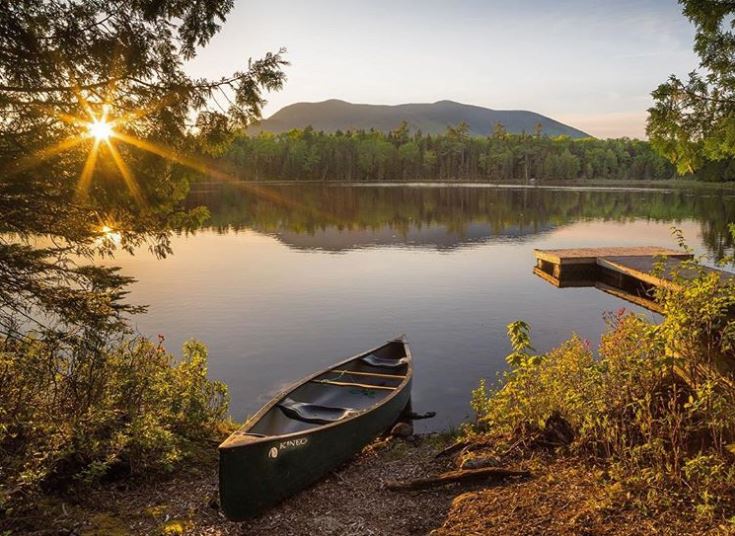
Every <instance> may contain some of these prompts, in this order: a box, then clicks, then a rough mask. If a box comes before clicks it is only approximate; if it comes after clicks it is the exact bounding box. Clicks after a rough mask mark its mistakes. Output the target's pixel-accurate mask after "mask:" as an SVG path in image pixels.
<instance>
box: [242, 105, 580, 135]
mask: <svg viewBox="0 0 735 536" xmlns="http://www.w3.org/2000/svg"><path fill="white" fill-rule="evenodd" d="M401 121H406V122H407V123H408V125H409V126H410V128H411V129H412V130H421V131H422V132H424V133H425V134H439V133H441V132H444V131H445V130H446V128H447V126H449V125H457V124H459V123H461V122H463V121H464V122H465V123H467V124H468V125H469V126H470V132H471V134H472V135H475V136H487V135H488V134H490V132H491V131H492V129H493V127H494V126H495V125H496V124H497V123H502V124H503V125H505V128H506V130H507V131H508V132H513V133H521V132H524V131H525V132H527V133H529V134H530V133H533V132H534V131H535V128H536V125H537V124H538V123H541V125H542V126H543V133H544V134H545V135H547V136H558V135H560V134H564V135H567V136H570V137H572V138H586V137H589V134H586V133H584V132H582V131H581V130H577V129H576V128H573V127H570V126H568V125H565V124H563V123H560V122H558V121H554V120H553V119H551V118H549V117H546V116H543V115H541V114H537V113H534V112H528V111H524V110H491V109H489V108H482V107H481V106H471V105H469V104H460V103H459V102H453V101H448V100H444V101H439V102H434V103H432V104H399V105H397V106H386V105H376V104H352V103H349V102H345V101H341V100H335V99H332V100H327V101H324V102H299V103H296V104H291V105H290V106H286V107H284V108H281V109H280V110H279V111H277V112H276V113H275V114H273V115H272V116H270V117H269V118H268V119H264V120H263V121H261V122H260V124H258V125H254V126H253V127H251V129H250V130H251V131H252V132H259V131H268V132H276V133H277V132H285V131H287V130H291V129H293V128H304V127H306V126H309V125H311V126H312V127H313V128H314V129H315V130H323V131H325V132H334V131H336V130H342V131H345V130H358V129H365V130H368V129H370V128H374V129H376V130H380V131H389V130H392V129H394V128H396V127H397V126H398V125H400V123H401Z"/></svg>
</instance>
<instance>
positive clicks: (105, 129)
mask: <svg viewBox="0 0 735 536" xmlns="http://www.w3.org/2000/svg"><path fill="white" fill-rule="evenodd" d="M87 128H88V129H89V135H90V136H92V137H93V138H95V139H96V140H99V141H105V140H107V139H109V138H110V136H112V124H111V123H108V122H107V121H105V120H104V119H102V120H94V121H92V122H91V123H89V125H88V126H87Z"/></svg>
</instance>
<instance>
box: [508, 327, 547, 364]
mask: <svg viewBox="0 0 735 536" xmlns="http://www.w3.org/2000/svg"><path fill="white" fill-rule="evenodd" d="M508 339H510V346H511V348H512V349H513V351H512V352H511V353H510V354H508V355H507V356H506V358H505V360H506V361H507V362H508V364H509V365H511V366H514V367H521V366H526V365H536V364H538V363H539V361H540V360H541V356H538V355H532V354H531V352H533V351H534V349H533V346H531V326H529V325H528V324H527V323H526V322H524V321H523V320H516V321H515V322H511V323H510V324H508Z"/></svg>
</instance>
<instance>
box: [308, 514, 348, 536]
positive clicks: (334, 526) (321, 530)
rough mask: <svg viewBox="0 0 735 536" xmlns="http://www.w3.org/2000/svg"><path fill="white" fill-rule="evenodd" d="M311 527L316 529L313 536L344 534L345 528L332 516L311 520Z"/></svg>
mask: <svg viewBox="0 0 735 536" xmlns="http://www.w3.org/2000/svg"><path fill="white" fill-rule="evenodd" d="M311 525H312V526H313V527H314V528H315V529H316V530H314V531H313V534H334V535H337V534H344V529H345V526H344V525H343V524H342V523H341V522H340V521H339V520H338V519H337V518H336V517H332V516H318V517H315V518H314V519H312V520H311Z"/></svg>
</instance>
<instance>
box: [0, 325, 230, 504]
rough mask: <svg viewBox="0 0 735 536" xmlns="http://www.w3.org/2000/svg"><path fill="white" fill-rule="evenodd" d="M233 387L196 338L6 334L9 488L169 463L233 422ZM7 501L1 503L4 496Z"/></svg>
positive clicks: (1, 357) (0, 483)
mask: <svg viewBox="0 0 735 536" xmlns="http://www.w3.org/2000/svg"><path fill="white" fill-rule="evenodd" d="M227 407H228V394H227V388H226V386H225V385H224V384H222V383H221V382H215V381H210V380H208V379H207V351H206V348H205V347H204V346H203V345H202V344H201V343H198V342H196V341H189V342H187V343H186V344H185V345H184V350H183V358H182V359H181V360H180V361H176V360H175V359H174V357H173V356H172V355H171V354H170V353H168V352H166V350H165V349H164V347H163V345H162V341H159V342H158V344H156V343H153V342H151V341H150V340H148V339H145V338H136V339H132V340H121V341H119V342H117V343H115V344H107V345H104V346H101V347H99V346H95V345H91V344H76V343H75V344H74V345H65V344H63V343H61V342H58V341H56V342H54V341H52V340H49V339H44V340H41V339H38V338H33V337H23V338H16V339H4V340H2V341H0V497H3V496H5V497H6V498H7V497H8V496H11V495H18V494H26V493H30V492H33V491H37V490H38V489H45V490H57V489H61V488H66V487H68V486H69V484H70V483H71V484H77V485H82V486H83V485H85V484H89V483H92V482H95V481H98V480H100V479H101V478H103V477H112V476H115V475H117V474H120V473H124V474H132V475H139V474H143V473H144V472H148V471H166V470H170V469H172V468H173V467H174V465H175V464H176V463H177V462H180V461H181V460H183V459H184V458H186V457H187V456H189V455H191V454H192V453H193V452H195V450H196V447H197V444H198V443H199V442H201V441H202V440H206V439H207V438H214V437H217V436H220V435H221V432H222V431H223V428H224V427H225V426H226V424H227V423H226V421H225V419H226V415H227ZM0 506H1V505H0Z"/></svg>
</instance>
